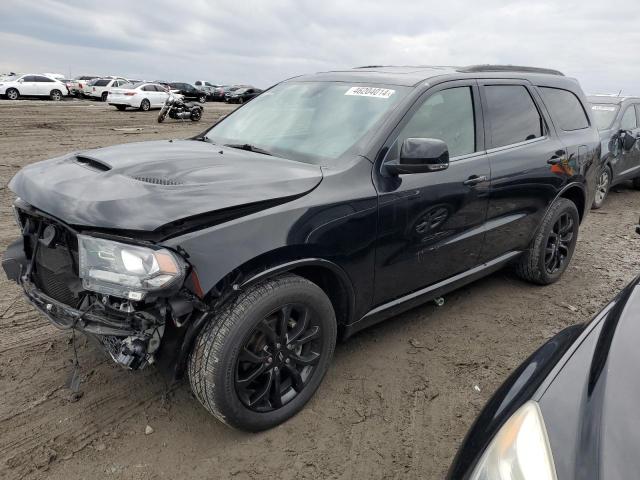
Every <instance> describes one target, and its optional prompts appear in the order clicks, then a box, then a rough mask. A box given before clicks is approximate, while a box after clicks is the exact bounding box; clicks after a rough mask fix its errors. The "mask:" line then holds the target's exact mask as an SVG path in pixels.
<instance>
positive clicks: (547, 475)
mask: <svg viewBox="0 0 640 480" xmlns="http://www.w3.org/2000/svg"><path fill="white" fill-rule="evenodd" d="M638 318H640V277H636V279H635V280H634V281H633V282H631V283H630V284H629V285H628V286H627V287H626V288H625V289H624V290H623V291H622V292H621V293H620V294H619V295H618V296H617V297H616V298H615V299H614V300H613V301H612V302H611V303H610V304H609V305H607V306H606V307H605V308H604V310H602V311H601V312H600V313H599V314H598V315H597V316H596V317H595V318H594V319H593V320H592V321H591V322H590V323H587V324H581V325H574V326H571V327H569V328H567V329H565V330H563V331H561V332H560V333H558V334H557V335H556V336H555V337H553V338H552V339H551V340H549V341H548V342H547V343H546V344H545V345H543V346H542V347H541V348H540V349H538V350H537V351H536V352H535V353H534V354H532V355H531V356H530V357H529V358H528V359H527V360H526V361H525V362H524V363H523V364H522V365H520V366H519V367H518V368H517V369H516V370H515V371H514V372H513V373H512V374H511V376H510V377H509V378H508V379H507V381H506V382H505V383H504V384H503V385H502V386H501V387H500V388H499V389H498V390H497V392H496V393H495V394H494V395H493V397H492V398H491V399H490V400H489V402H488V403H487V405H486V406H485V407H484V409H483V410H482V412H481V413H480V415H479V416H478V418H477V420H476V421H475V423H474V425H473V426H472V427H471V429H470V430H469V433H468V434H467V436H466V438H465V440H464V441H463V443H462V446H461V447H460V449H459V451H458V454H457V455H456V458H455V460H454V462H453V464H452V466H451V468H450V470H449V475H448V478H449V479H450V480H573V479H583V480H596V479H606V480H622V479H631V478H638V472H640V456H639V455H638V451H639V450H640V414H639V413H638V398H639V397H640V381H639V380H638V376H637V374H636V368H637V365H638V363H639V362H640V350H639V349H638V342H640V323H639V322H638Z"/></svg>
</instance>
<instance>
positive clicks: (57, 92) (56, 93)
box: [49, 90, 62, 102]
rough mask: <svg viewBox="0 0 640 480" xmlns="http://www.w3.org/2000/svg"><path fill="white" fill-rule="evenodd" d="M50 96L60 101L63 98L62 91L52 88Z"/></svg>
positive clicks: (55, 100)
mask: <svg viewBox="0 0 640 480" xmlns="http://www.w3.org/2000/svg"><path fill="white" fill-rule="evenodd" d="M49 98H50V99H51V100H53V101H54V102H59V101H60V100H62V92H61V91H60V90H51V93H50V94H49Z"/></svg>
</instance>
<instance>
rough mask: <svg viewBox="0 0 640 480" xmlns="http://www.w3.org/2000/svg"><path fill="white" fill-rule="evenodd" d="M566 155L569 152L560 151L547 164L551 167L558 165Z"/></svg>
mask: <svg viewBox="0 0 640 480" xmlns="http://www.w3.org/2000/svg"><path fill="white" fill-rule="evenodd" d="M566 153H567V152H565V151H564V150H558V151H557V152H556V153H554V154H553V156H552V157H551V158H550V159H549V160H547V163H548V164H549V165H558V164H559V163H561V162H562V161H563V160H564V156H565V154H566Z"/></svg>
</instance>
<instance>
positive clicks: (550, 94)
mask: <svg viewBox="0 0 640 480" xmlns="http://www.w3.org/2000/svg"><path fill="white" fill-rule="evenodd" d="M540 92H541V93H542V99H543V100H544V103H545V105H546V106H547V108H548V109H549V110H550V111H551V114H552V115H553V119H554V123H555V121H557V122H558V123H559V124H560V128H561V129H562V130H564V131H567V132H568V131H571V130H580V129H583V128H588V127H589V120H588V119H587V114H586V113H585V111H584V108H583V106H582V103H581V102H580V100H579V99H578V97H576V96H575V95H574V94H573V92H569V91H568V90H562V89H560V88H550V87H540Z"/></svg>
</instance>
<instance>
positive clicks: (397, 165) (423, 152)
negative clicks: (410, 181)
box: [385, 138, 449, 175]
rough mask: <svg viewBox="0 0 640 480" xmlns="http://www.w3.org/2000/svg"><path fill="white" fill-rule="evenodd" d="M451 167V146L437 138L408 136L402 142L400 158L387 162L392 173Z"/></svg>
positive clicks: (428, 170) (399, 173)
mask: <svg viewBox="0 0 640 480" xmlns="http://www.w3.org/2000/svg"><path fill="white" fill-rule="evenodd" d="M448 167H449V147H447V144H446V143H445V142H443V141H442V140H438V139H437V138H407V139H405V140H404V142H402V147H401V149H400V159H399V160H398V161H397V162H389V163H386V164H385V168H386V170H387V171H388V172H389V173H391V174H392V175H406V174H411V173H426V172H437V171H439V170H445V169H446V168H448Z"/></svg>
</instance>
